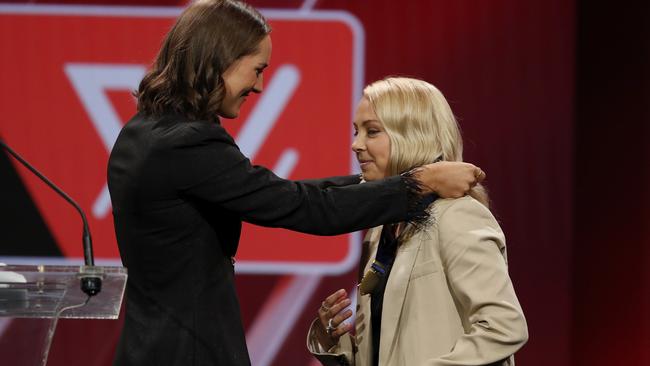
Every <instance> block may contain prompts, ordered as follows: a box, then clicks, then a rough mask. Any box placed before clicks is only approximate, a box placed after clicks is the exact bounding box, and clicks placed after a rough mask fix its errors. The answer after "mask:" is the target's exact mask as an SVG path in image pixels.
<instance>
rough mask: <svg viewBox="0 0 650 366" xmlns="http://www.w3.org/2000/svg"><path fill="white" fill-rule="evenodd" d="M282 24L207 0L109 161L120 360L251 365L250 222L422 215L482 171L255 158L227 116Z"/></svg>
mask: <svg viewBox="0 0 650 366" xmlns="http://www.w3.org/2000/svg"><path fill="white" fill-rule="evenodd" d="M269 33H270V28H269V26H268V24H267V22H266V20H265V19H264V18H263V17H262V16H261V15H260V14H259V13H258V12H257V11H256V10H255V9H253V8H252V7H250V6H248V5H246V4H243V3H241V2H239V1H235V0H204V1H197V2H194V3H192V4H191V5H190V6H189V7H188V8H187V9H186V10H185V11H184V12H183V13H182V14H181V16H180V17H179V18H178V20H177V22H176V24H175V25H174V26H173V28H172V29H171V30H170V32H169V33H168V34H167V36H166V38H165V40H164V43H163V46H162V48H161V50H160V53H159V54H158V56H157V59H156V61H155V63H154V65H153V67H152V69H151V71H149V73H148V74H147V75H146V76H145V78H144V79H143V80H142V83H141V84H140V88H139V90H138V92H137V97H138V113H137V114H136V115H135V116H134V117H133V118H132V119H131V120H130V121H129V122H128V123H127V124H126V126H125V127H124V128H123V130H122V131H121V133H120V135H119V137H118V139H117V141H116V143H115V145H114V147H113V151H112V152H111V157H110V160H109V166H108V184H109V189H110V193H111V200H112V204H113V216H114V221H115V231H116V235H117V241H118V245H119V249H120V256H121V258H122V262H123V263H124V265H125V266H126V267H127V268H128V270H129V280H128V284H127V293H126V313H125V322H124V329H123V331H122V336H121V339H120V343H119V346H118V349H117V355H116V358H115V364H116V365H249V364H250V360H249V357H248V352H247V349H246V343H245V338H244V330H243V326H242V322H241V318H240V313H239V304H238V300H237V295H236V292H235V286H234V264H233V263H234V261H233V260H232V258H233V256H234V255H235V253H236V251H237V246H238V241H239V235H240V230H241V223H242V221H247V222H251V223H254V224H258V225H263V226H269V227H282V228H286V229H291V230H296V231H301V232H306V233H311V234H318V235H334V234H341V233H345V232H350V231H355V230H359V229H362V228H367V227H372V226H376V225H379V224H382V223H390V222H398V221H413V220H417V219H418V218H421V217H423V214H424V211H423V210H422V205H420V204H419V203H420V201H421V197H423V196H424V195H427V194H431V193H434V192H436V193H437V194H439V195H441V196H445V197H457V196H462V195H463V194H464V193H465V192H466V191H467V190H468V189H469V188H470V187H471V186H472V185H473V184H475V183H476V181H477V180H480V179H481V178H482V176H483V173H482V172H481V171H480V169H478V168H476V167H475V166H473V165H471V164H463V163H446V164H430V165H425V166H422V167H420V168H418V169H415V170H412V171H410V172H408V173H406V174H403V175H401V176H396V177H392V178H388V179H385V180H380V181H376V182H372V183H368V184H363V185H359V184H357V183H358V182H359V177H357V176H349V177H335V178H329V179H322V180H311V181H302V182H297V181H290V180H285V179H281V178H279V177H277V176H276V175H275V174H273V172H271V171H269V170H268V169H266V168H264V167H260V166H254V165H251V163H250V161H249V160H248V159H247V158H246V157H245V156H243V155H242V153H241V152H240V151H239V148H238V147H237V145H236V144H235V141H234V140H233V138H232V137H231V136H230V135H229V134H228V132H226V130H225V129H224V128H223V127H222V126H221V124H220V120H219V118H220V117H223V118H235V117H237V116H238V115H239V110H240V107H241V105H242V103H243V102H244V101H245V100H246V96H248V95H249V94H250V93H260V92H261V91H262V88H263V71H264V69H265V68H266V67H267V66H268V64H269V62H270V56H271V39H270V36H269ZM387 208H388V209H387ZM270 245H272V244H270Z"/></svg>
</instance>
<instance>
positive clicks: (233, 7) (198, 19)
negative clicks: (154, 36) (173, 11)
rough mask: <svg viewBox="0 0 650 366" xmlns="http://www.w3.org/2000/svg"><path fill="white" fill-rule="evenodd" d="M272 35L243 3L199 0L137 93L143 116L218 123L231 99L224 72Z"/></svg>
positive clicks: (180, 21) (180, 22) (184, 16)
mask: <svg viewBox="0 0 650 366" xmlns="http://www.w3.org/2000/svg"><path fill="white" fill-rule="evenodd" d="M270 31H271V28H270V27H269V25H268V23H267V21H266V19H264V17H263V16H262V15H261V14H260V13H259V12H258V11H257V10H255V9H254V8H253V7H251V6H250V5H247V4H244V3H242V2H240V1H237V0H198V1H196V2H194V3H192V4H191V5H190V6H189V7H188V8H187V9H185V11H183V13H182V14H181V15H180V17H179V18H178V20H177V21H176V24H174V26H173V27H172V29H171V30H170V31H169V33H168V34H167V36H166V37H165V40H164V41H163V45H162V47H161V49H160V52H159V53H158V56H157V57H156V60H155V62H154V64H153V66H152V68H151V70H150V71H149V72H148V73H147V74H146V75H145V77H144V78H143V79H142V81H141V82H140V87H139V88H138V91H137V92H136V93H135V95H136V97H137V98H138V111H139V112H141V113H144V114H148V115H161V114H163V113H178V114H181V115H183V116H185V117H187V118H190V119H193V120H200V119H204V120H216V118H217V111H218V109H219V107H220V105H221V102H222V100H223V97H224V94H225V86H224V82H223V78H222V74H223V72H224V71H225V70H226V69H227V68H228V66H230V65H231V64H232V63H233V62H235V61H236V60H237V59H239V58H241V57H243V56H247V55H250V54H254V53H255V52H256V51H257V47H258V45H259V43H260V41H261V40H262V39H263V38H264V37H265V36H266V35H267V34H268V33H269V32H270Z"/></svg>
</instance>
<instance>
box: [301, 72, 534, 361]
mask: <svg viewBox="0 0 650 366" xmlns="http://www.w3.org/2000/svg"><path fill="white" fill-rule="evenodd" d="M354 129H355V136H356V137H355V140H354V143H353V144H352V150H353V151H354V152H355V153H356V156H357V159H358V161H359V164H360V166H361V170H362V175H363V178H364V180H365V181H375V180H379V179H383V178H385V177H389V176H394V175H398V174H401V173H403V172H405V171H408V170H409V169H411V168H412V167H416V166H419V165H422V164H426V163H430V162H433V161H462V139H461V135H460V131H459V128H458V125H457V123H456V120H455V118H454V116H453V114H452V112H451V109H450V107H449V105H448V104H447V102H446V100H445V98H444V96H443V95H442V93H440V91H439V90H438V89H436V88H435V87H434V86H433V85H431V84H429V83H426V82H424V81H421V80H416V79H409V78H388V79H385V80H381V81H378V82H375V83H373V84H371V85H369V86H368V87H366V88H365V90H364V93H363V98H362V99H361V102H360V103H359V106H358V108H357V111H356V114H355V117H354ZM428 212H429V214H430V218H429V220H428V222H427V223H426V224H424V225H417V226H414V225H412V224H407V223H398V224H394V225H385V226H380V227H376V228H373V229H371V230H370V231H369V232H368V234H367V235H366V238H365V240H364V243H363V245H364V248H363V253H364V254H363V255H362V258H361V262H360V276H359V277H360V278H359V281H360V285H359V289H358V296H357V304H358V305H357V314H356V321H355V328H356V329H355V332H354V333H355V334H354V335H352V334H351V332H350V331H351V330H352V328H353V325H352V324H351V321H348V322H345V320H348V319H349V318H350V317H351V316H352V311H351V310H349V309H348V308H347V307H348V306H349V305H350V304H351V300H350V299H349V298H348V295H347V293H346V292H345V291H344V290H339V291H337V292H335V293H333V294H332V295H330V296H328V297H327V298H326V299H325V300H324V301H323V303H322V305H321V307H320V309H319V310H318V318H317V319H316V320H314V322H313V323H312V326H311V328H310V331H309V334H308V339H307V346H308V348H309V350H310V351H311V352H312V353H313V354H314V355H315V356H316V357H317V358H318V359H319V360H320V361H321V363H322V364H324V365H346V364H351V365H356V366H370V365H381V366H388V365H395V366H404V365H408V366H417V365H427V366H443V365H493V364H494V365H513V364H514V358H513V354H514V353H515V352H516V351H517V350H519V349H520V348H521V347H522V346H523V345H524V343H526V341H527V339H528V331H527V327H526V320H525V318H524V314H523V312H522V309H521V306H520V305H519V301H518V300H517V296H516V295H515V291H514V288H513V285H512V282H511V281H510V277H509V276H508V268H507V258H506V247H505V237H504V235H503V232H502V231H501V228H500V227H499V224H498V223H497V221H496V220H495V218H494V216H493V215H492V214H491V213H490V210H489V208H488V198H487V194H486V193H485V191H484V190H483V188H482V187H480V186H478V187H476V188H474V189H473V190H472V191H471V192H470V195H469V196H465V197H463V198H457V199H438V200H435V201H434V202H433V203H432V204H431V205H430V206H429V210H428Z"/></svg>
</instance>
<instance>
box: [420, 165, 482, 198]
mask: <svg viewBox="0 0 650 366" xmlns="http://www.w3.org/2000/svg"><path fill="white" fill-rule="evenodd" d="M413 176H414V178H415V179H417V180H418V181H419V182H420V185H421V186H422V188H423V189H422V193H423V194H430V193H434V192H435V193H437V194H438V196H440V197H442V198H459V197H462V196H464V195H465V194H466V193H467V192H469V190H470V189H472V187H474V186H475V185H477V184H478V183H480V182H482V181H483V179H485V172H483V171H482V170H481V168H479V167H477V166H475V165H474V164H470V163H462V162H452V161H441V162H438V163H433V164H427V165H423V166H421V167H419V168H417V169H416V170H415V171H414V174H413Z"/></svg>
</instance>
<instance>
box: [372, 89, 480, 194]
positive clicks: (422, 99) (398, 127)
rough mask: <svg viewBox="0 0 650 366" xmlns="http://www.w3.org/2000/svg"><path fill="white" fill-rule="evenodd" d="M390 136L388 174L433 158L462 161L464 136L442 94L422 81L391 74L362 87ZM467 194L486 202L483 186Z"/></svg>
mask: <svg viewBox="0 0 650 366" xmlns="http://www.w3.org/2000/svg"><path fill="white" fill-rule="evenodd" d="M363 97H365V98H366V99H368V101H369V102H370V105H371V106H372V108H373V110H374V112H375V114H376V115H377V117H378V119H379V122H380V123H382V125H383V127H384V128H385V130H386V133H387V134H388V137H389V139H390V155H389V162H388V172H387V173H388V175H397V174H401V173H403V172H406V171H408V170H410V169H412V168H414V167H418V166H421V165H425V164H430V163H433V162H434V161H438V160H442V161H462V160H463V139H462V136H461V133H460V128H459V127H458V123H457V122H456V118H455V117H454V114H453V113H452V111H451V107H450V106H449V103H447V100H446V99H445V97H444V95H442V93H441V92H440V90H438V89H437V88H436V87H435V86H433V85H431V84H429V83H427V82H426V81H423V80H418V79H412V78H405V77H390V78H386V79H383V80H379V81H375V82H374V83H372V84H370V85H368V86H367V87H366V88H365V89H364V90H363ZM470 195H471V196H472V197H474V198H475V199H477V200H478V201H480V202H481V203H483V204H484V205H485V206H488V205H489V200H488V196H487V193H486V192H485V189H484V188H483V187H482V186H477V187H475V188H474V189H472V190H471V191H470Z"/></svg>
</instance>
